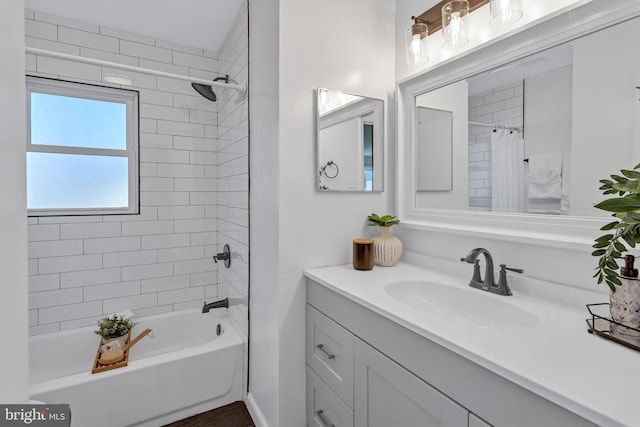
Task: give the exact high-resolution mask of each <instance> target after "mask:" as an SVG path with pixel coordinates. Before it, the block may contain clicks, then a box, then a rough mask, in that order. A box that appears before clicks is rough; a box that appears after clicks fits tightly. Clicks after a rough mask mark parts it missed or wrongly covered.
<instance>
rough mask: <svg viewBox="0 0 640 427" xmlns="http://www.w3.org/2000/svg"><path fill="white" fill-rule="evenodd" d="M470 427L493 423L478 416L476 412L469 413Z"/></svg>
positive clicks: (480, 426)
mask: <svg viewBox="0 0 640 427" xmlns="http://www.w3.org/2000/svg"><path fill="white" fill-rule="evenodd" d="M469 427H491V424H489V423H488V422H486V421H484V420H482V419H480V418H478V417H477V416H476V415H475V414H469Z"/></svg>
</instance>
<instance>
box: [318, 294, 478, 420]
mask: <svg viewBox="0 0 640 427" xmlns="http://www.w3.org/2000/svg"><path fill="white" fill-rule="evenodd" d="M306 354H307V426H308V427H331V426H333V427H351V426H355V427H389V426H402V427H413V426H416V427H417V426H420V427H440V426H442V427H468V425H469V411H468V410H466V409H465V408H463V407H462V406H460V405H458V404H457V403H455V402H454V401H452V400H451V399H449V398H448V397H447V396H445V395H444V394H442V393H440V392H439V391H438V390H436V389H435V388H433V387H431V386H430V385H429V384H427V383H426V382H424V381H423V380H421V379H420V378H418V377H417V376H415V375H413V374H412V373H411V372H409V371H408V370H406V369H405V368H403V367H402V366H400V365H399V364H398V363H396V362H395V361H393V360H391V359H390V358H388V357H387V356H385V355H384V354H382V353H381V352H380V351H378V350H376V349H375V348H373V347H372V346H370V345H369V344H367V343H366V342H364V341H362V340H361V339H359V338H358V337H356V336H355V335H354V334H353V333H351V332H350V331H349V330H347V329H345V328H344V327H342V326H340V325H339V324H338V323H337V322H335V321H334V320H332V319H331V318H329V317H327V316H326V315H324V314H323V313H321V312H320V311H318V310H317V309H315V308H314V307H312V306H311V305H307V337H306ZM475 427H479V426H478V425H476V426H475ZM489 427H490V426H489Z"/></svg>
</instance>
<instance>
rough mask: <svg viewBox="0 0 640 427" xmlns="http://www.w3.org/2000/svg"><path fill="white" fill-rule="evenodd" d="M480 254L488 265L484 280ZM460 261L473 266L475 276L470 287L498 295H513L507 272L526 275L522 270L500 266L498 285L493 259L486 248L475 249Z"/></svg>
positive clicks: (504, 265)
mask: <svg viewBox="0 0 640 427" xmlns="http://www.w3.org/2000/svg"><path fill="white" fill-rule="evenodd" d="M480 254H482V255H484V259H485V263H486V266H485V272H484V279H483V278H482V276H481V275H480V260H479V259H478V257H479V256H480ZM460 261H464V262H468V263H469V264H473V276H472V277H471V281H470V282H469V286H471V287H472V288H477V289H482V290H483V291H487V292H491V293H494V294H498V295H505V296H508V295H511V289H510V288H509V284H508V283H507V270H508V271H513V272H515V273H524V270H522V269H519V268H510V267H507V266H506V264H500V276H499V278H498V283H497V284H496V282H495V277H494V275H493V258H492V257H491V253H490V252H489V251H488V250H486V249H485V248H476V249H473V250H472V251H470V252H469V253H468V254H467V256H466V257H464V258H460Z"/></svg>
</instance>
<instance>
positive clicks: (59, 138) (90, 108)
mask: <svg viewBox="0 0 640 427" xmlns="http://www.w3.org/2000/svg"><path fill="white" fill-rule="evenodd" d="M126 113H127V106H126V104H125V103H119V102H110V101H100V100H95V99H86V98H75V97H70V96H61V95H51V94H47V93H37V92H32V93H31V143H32V144H38V145H57V146H62V147H88V148H103V149H112V150H125V149H126V148H127V117H126Z"/></svg>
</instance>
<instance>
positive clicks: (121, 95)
mask: <svg viewBox="0 0 640 427" xmlns="http://www.w3.org/2000/svg"><path fill="white" fill-rule="evenodd" d="M26 89H27V152H41V153H42V152H44V153H56V154H80V155H93V156H117V157H126V158H127V159H128V185H129V200H128V206H127V207H125V208H111V207H108V208H107V207H105V208H69V209H28V211H27V213H28V216H67V215H74V216H82V215H118V214H139V213H140V202H139V181H140V178H139V165H138V152H139V148H138V147H139V143H138V134H139V130H138V129H139V128H138V122H139V114H138V92H137V91H135V90H129V89H118V88H113V87H106V86H97V85H92V84H86V83H76V82H69V81H65V80H55V79H48V78H43V77H33V76H27V81H26ZM32 92H35V93H45V94H50V95H60V96H69V97H75V98H84V99H93V100H97V101H110V102H118V103H124V104H125V105H126V138H127V143H126V149H125V150H113V149H103V148H89V147H63V146H58V145H42V144H32V143H31V93H32ZM27 185H29V184H28V183H27Z"/></svg>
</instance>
